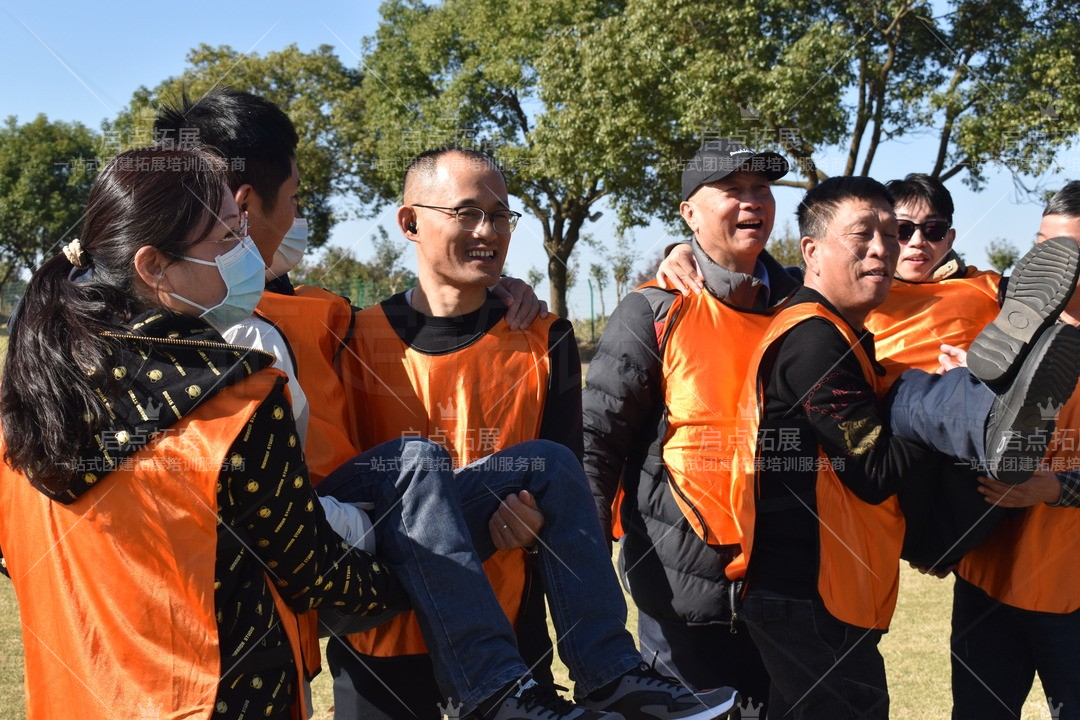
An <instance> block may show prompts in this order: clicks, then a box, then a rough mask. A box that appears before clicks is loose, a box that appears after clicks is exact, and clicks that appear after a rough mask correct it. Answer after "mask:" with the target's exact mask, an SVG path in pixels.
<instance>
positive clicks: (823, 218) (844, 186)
mask: <svg viewBox="0 0 1080 720" xmlns="http://www.w3.org/2000/svg"><path fill="white" fill-rule="evenodd" d="M852 198H855V199H862V200H882V201H884V202H886V203H888V204H889V207H892V206H893V198H892V195H890V194H889V191H888V189H887V188H886V187H885V186H884V185H882V184H881V183H879V182H878V181H877V180H875V179H873V178H869V177H863V176H858V175H857V176H843V175H842V176H837V177H831V178H829V179H828V180H823V181H822V182H820V183H818V184H817V185H815V186H814V187H812V188H810V189H809V190H807V191H806V195H804V196H803V199H802V200H801V201H800V202H799V207H798V209H797V210H796V211H795V217H796V218H797V219H798V221H799V234H800V235H801V236H802V237H812V238H815V239H822V238H824V237H825V232H826V229H827V228H828V226H829V223H830V222H832V219H833V214H834V213H835V212H836V209H837V208H838V207H839V206H840V204H841V203H842V202H844V201H845V200H849V199H852Z"/></svg>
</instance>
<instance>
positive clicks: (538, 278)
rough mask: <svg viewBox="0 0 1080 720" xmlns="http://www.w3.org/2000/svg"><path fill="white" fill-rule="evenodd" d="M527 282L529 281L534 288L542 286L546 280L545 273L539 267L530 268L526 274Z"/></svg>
mask: <svg viewBox="0 0 1080 720" xmlns="http://www.w3.org/2000/svg"><path fill="white" fill-rule="evenodd" d="M525 282H527V283H529V286H530V287H532V288H534V289H535V288H538V287H540V284H541V283H542V282H544V273H543V271H542V270H540V268H538V267H531V268H529V272H527V273H526V274H525Z"/></svg>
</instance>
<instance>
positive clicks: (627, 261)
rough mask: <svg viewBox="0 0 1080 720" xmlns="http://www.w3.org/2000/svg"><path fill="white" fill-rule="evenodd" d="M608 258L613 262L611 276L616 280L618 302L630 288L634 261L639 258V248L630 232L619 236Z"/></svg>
mask: <svg viewBox="0 0 1080 720" xmlns="http://www.w3.org/2000/svg"><path fill="white" fill-rule="evenodd" d="M607 259H608V262H609V263H611V277H612V278H613V279H614V280H615V302H618V301H620V300H622V296H623V295H625V294H626V291H627V290H629V289H630V288H629V287H628V284H629V282H630V273H632V272H633V271H634V263H635V262H637V259H638V254H637V249H636V248H635V247H634V243H633V240H632V239H631V238H630V236H629V235H628V234H623V235H620V236H619V239H618V240H617V241H616V243H615V248H614V249H613V250H612V251H611V252H610V253H609V254H608V256H607Z"/></svg>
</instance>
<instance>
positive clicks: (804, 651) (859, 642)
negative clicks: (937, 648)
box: [742, 585, 889, 720]
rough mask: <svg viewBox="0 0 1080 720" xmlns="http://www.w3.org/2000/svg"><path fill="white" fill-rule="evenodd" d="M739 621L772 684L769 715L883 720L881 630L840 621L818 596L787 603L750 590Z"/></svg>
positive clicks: (885, 697) (811, 719)
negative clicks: (751, 640) (747, 632)
mask: <svg viewBox="0 0 1080 720" xmlns="http://www.w3.org/2000/svg"><path fill="white" fill-rule="evenodd" d="M742 616H743V618H744V619H745V620H746V625H747V627H748V628H749V629H750V636H751V637H752V638H754V642H755V643H756V644H757V646H758V650H760V651H761V659H762V660H763V661H764V662H765V669H766V670H768V671H769V677H770V679H771V681H772V684H771V686H770V690H769V703H768V704H769V717H773V718H791V720H849V719H850V720H888V717H889V689H888V685H887V684H886V680H885V661H884V660H883V659H882V657H881V652H880V651H879V650H878V642H879V641H880V640H881V635H882V633H881V631H880V630H864V629H863V628H857V627H853V626H851V625H847V624H845V623H842V622H840V621H839V620H837V619H836V618H834V617H833V616H832V615H830V614H829V612H828V611H827V610H826V609H825V605H824V603H822V602H821V600H820V599H819V598H793V597H786V596H782V595H777V594H775V593H770V592H768V591H763V590H755V589H754V587H753V585H751V586H750V589H749V590H748V591H747V594H746V597H745V598H744V599H743V607H742Z"/></svg>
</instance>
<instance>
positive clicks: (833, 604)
mask: <svg viewBox="0 0 1080 720" xmlns="http://www.w3.org/2000/svg"><path fill="white" fill-rule="evenodd" d="M815 317H821V318H825V319H826V320H828V321H829V322H831V323H832V324H833V325H834V326H835V327H836V329H837V331H839V332H840V334H841V335H843V337H844V340H845V342H847V344H848V345H849V346H850V347H851V351H852V352H853V353H854V355H855V357H856V358H857V359H858V361H859V365H860V366H861V367H862V371H863V375H864V376H865V378H866V380H867V382H869V383H870V384H871V385H872V386H873V387H874V391H875V393H876V394H878V395H879V396H880V395H881V394H882V393H883V389H884V388H883V385H884V384H883V382H882V381H881V379H880V378H878V377H877V375H876V374H875V373H874V369H873V366H872V365H871V362H870V358H869V357H867V355H866V352H865V351H864V350H863V349H862V346H861V345H860V344H859V340H858V338H857V337H856V336H855V333H854V332H852V330H851V328H850V327H849V326H848V325H847V323H846V322H844V321H843V320H842V319H841V318H839V317H837V316H836V315H834V314H833V313H831V312H830V311H829V310H827V309H826V308H825V307H823V306H822V305H819V304H816V303H803V304H799V305H795V306H794V307H790V308H787V309H786V310H783V311H781V312H780V314H779V315H777V316H776V317H775V319H774V320H773V322H772V324H771V325H770V326H769V330H768V332H767V333H766V334H765V337H764V339H763V340H762V341H761V343H760V344H759V345H758V347H757V349H756V351H755V353H754V357H753V359H752V361H751V363H750V371H749V373H748V374H747V376H746V384H745V387H744V390H743V398H744V399H743V401H742V403H741V406H742V407H746V408H753V412H749V413H747V417H746V421H745V423H744V429H745V433H744V434H743V435H741V437H740V438H739V442H738V443H737V444H736V447H735V453H734V456H733V458H732V476H733V479H732V507H733V508H734V509H735V512H736V519H737V521H738V524H739V527H740V529H741V531H742V551H743V552H742V554H741V555H740V556H739V557H737V558H736V559H735V560H733V561H732V562H731V564H730V565H728V568H727V573H728V576H729V577H732V578H737V577H741V576H742V575H743V574H744V573H745V572H746V568H747V565H748V564H749V563H751V562H753V555H752V551H753V546H754V522H755V519H756V505H755V501H756V496H757V464H756V462H755V460H756V445H757V434H758V426H759V424H760V422H761V412H762V406H761V401H762V398H763V395H762V389H761V386H760V378H759V377H758V372H759V368H760V365H761V358H762V357H763V356H764V354H765V352H766V351H767V350H768V348H769V347H770V346H771V345H772V344H773V343H774V342H776V341H777V340H778V339H779V338H780V337H781V336H782V335H783V334H784V333H786V332H787V331H788V330H790V329H791V328H793V327H795V326H796V325H798V324H799V323H801V322H804V321H806V320H809V319H811V318H815ZM815 497H816V500H817V514H818V518H819V520H820V523H819V528H820V531H819V536H818V537H819V541H820V544H821V553H820V565H819V568H818V593H819V594H820V595H821V599H822V601H823V602H824V603H825V607H826V608H827V609H828V611H829V613H830V614H831V615H832V616H833V617H835V618H836V619H838V620H840V621H842V622H845V623H848V624H849V625H855V626H856V627H862V628H875V629H878V630H886V629H888V627H889V621H890V620H891V619H892V614H893V610H894V609H895V608H896V592H897V589H898V588H899V584H900V572H899V569H900V548H901V546H902V545H903V540H904V517H903V515H902V514H901V512H900V503H899V502H898V501H897V499H896V497H895V496H893V497H890V498H889V499H888V500H886V501H885V502H883V503H881V504H880V505H870V504H868V503H865V502H863V501H862V500H860V499H859V498H858V497H857V496H856V495H855V494H854V493H853V492H851V490H849V489H848V488H847V486H845V485H844V484H843V483H842V482H841V481H840V478H839V477H837V475H836V471H835V470H833V468H832V465H831V463H830V462H829V460H828V458H827V457H826V456H825V453H824V451H823V450H822V449H821V448H818V476H817V485H816V488H815Z"/></svg>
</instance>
